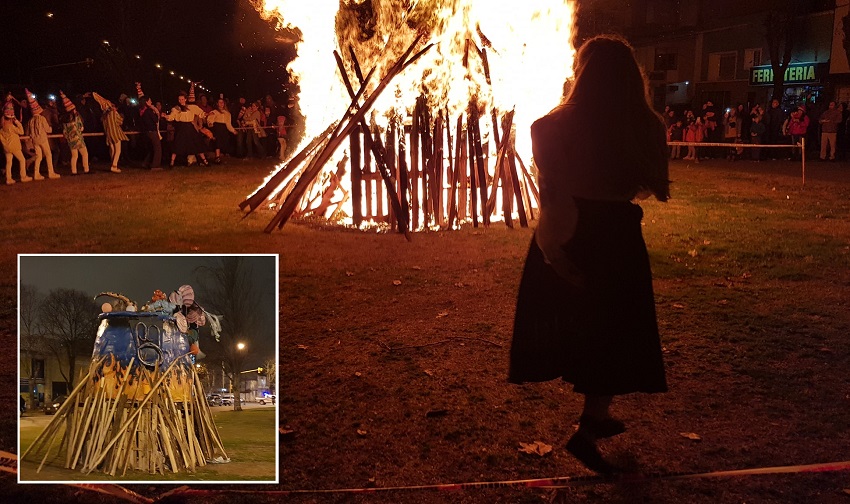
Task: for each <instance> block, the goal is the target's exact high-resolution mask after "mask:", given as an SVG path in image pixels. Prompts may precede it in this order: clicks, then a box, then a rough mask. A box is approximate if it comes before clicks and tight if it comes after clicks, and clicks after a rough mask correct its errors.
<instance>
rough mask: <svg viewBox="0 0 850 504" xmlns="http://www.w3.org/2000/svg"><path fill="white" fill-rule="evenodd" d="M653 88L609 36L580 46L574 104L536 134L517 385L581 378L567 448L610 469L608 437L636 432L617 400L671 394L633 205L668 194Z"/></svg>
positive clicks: (569, 101)
mask: <svg viewBox="0 0 850 504" xmlns="http://www.w3.org/2000/svg"><path fill="white" fill-rule="evenodd" d="M646 90H647V85H646V80H645V78H644V75H643V73H642V72H641V70H640V68H639V67H638V65H637V62H636V61H635V58H634V55H633V53H632V49H631V47H630V46H629V45H628V44H627V43H626V42H625V41H623V40H621V39H619V38H616V37H613V36H599V37H596V38H593V39H591V40H589V41H588V42H586V43H585V44H584V45H583V46H582V47H581V49H579V51H578V54H577V56H576V75H575V81H574V82H573V84H572V86H571V88H570V90H569V92H568V94H567V97H566V98H565V101H564V102H563V103H562V104H561V105H560V106H558V107H557V108H556V109H554V110H553V111H552V112H550V113H549V114H548V115H546V116H545V117H542V118H541V119H539V120H537V121H536V122H535V123H534V124H533V125H532V127H531V137H532V145H533V153H534V161H535V163H536V165H537V167H538V169H539V171H540V203H541V209H540V220H539V224H538V227H537V230H536V233H535V237H534V239H533V240H532V242H531V248H530V250H529V252H528V257H527V258H526V263H525V268H524V271H523V276H522V281H521V282H520V288H519V296H518V298H517V309H516V318H515V321H514V334H513V343H512V346H511V360H510V373H509V381H511V382H513V383H524V382H539V381H547V380H553V379H556V378H562V379H563V380H564V381H566V382H569V383H572V384H573V389H574V391H575V392H577V393H579V394H583V395H584V410H583V411H582V414H581V417H580V419H579V429H578V431H577V432H576V433H575V434H574V435H573V436H572V437H571V438H570V440H569V442H568V443H567V449H568V450H569V451H570V452H571V453H572V454H573V455H575V456H576V457H577V458H578V459H579V460H580V461H581V462H582V463H584V464H585V465H586V466H587V467H589V468H590V469H593V470H595V471H597V472H602V473H610V472H613V471H615V470H617V468H616V467H614V466H613V465H612V464H610V463H609V462H608V461H606V460H605V459H604V458H603V457H602V456H601V454H600V453H599V450H598V449H597V446H596V441H597V439H600V438H606V437H611V436H615V435H617V434H621V433H622V432H625V425H624V424H623V422H621V421H619V420H616V419H614V418H612V417H611V414H610V412H609V407H610V405H611V401H612V399H613V396H615V395H620V394H628V393H632V392H665V391H666V390H667V382H666V378H665V374H664V363H663V361H662V358H661V344H660V341H659V336H658V324H657V321H656V317H655V302H654V297H653V291H652V274H651V271H650V267H649V256H648V255H647V251H646V245H645V243H644V241H643V235H642V231H641V219H642V217H643V211H642V210H641V207H640V206H638V205H636V204H635V203H634V202H633V200H635V199H644V198H646V197H648V196H650V195H654V196H655V197H656V198H657V199H658V200H660V201H666V200H667V198H668V196H669V180H668V170H667V146H666V143H665V129H664V124H663V122H662V119H661V117H660V116H659V115H658V114H656V113H655V112H654V111H653V110H652V108H651V106H650V104H649V102H648V100H647V92H646ZM612 118H617V122H618V127H617V128H611V126H610V125H611V120H612ZM570 423H572V422H569V423H568V424H567V425H570Z"/></svg>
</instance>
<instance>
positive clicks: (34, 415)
mask: <svg viewBox="0 0 850 504" xmlns="http://www.w3.org/2000/svg"><path fill="white" fill-rule="evenodd" d="M274 407H275V406H273V405H271V404H266V405H262V404H260V403H254V402H249V403H242V409H246V410H247V409H257V408H269V409H271V408H274ZM231 409H233V406H210V411H212V412H213V413H216V412H219V411H228V410H231ZM52 419H53V415H45V414H44V413H42V412H41V411H36V412H29V411H28V412H27V413H25V414H24V416H22V417H21V428H22V429H25V428H28V427H41V428H43V427H46V426H47V424H49V423H50V420H52Z"/></svg>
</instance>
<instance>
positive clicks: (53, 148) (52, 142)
mask: <svg viewBox="0 0 850 504" xmlns="http://www.w3.org/2000/svg"><path fill="white" fill-rule="evenodd" d="M41 115H42V116H44V118H45V119H47V124H49V125H50V130H51V131H59V128H60V126H61V125H60V124H59V107H58V106H57V105H56V97H55V96H53V95H48V96H47V106H46V107H45V108H44V112H42V114H41ZM47 144H48V146H49V147H50V151H48V152H47V153H45V156H46V155H47V154H50V156H51V158H52V159H51V161H52V162H53V165H54V166H58V165H59V150H60V144H61V142H60V141H59V139H58V138H48V139H47Z"/></svg>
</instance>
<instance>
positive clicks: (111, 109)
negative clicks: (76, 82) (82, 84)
mask: <svg viewBox="0 0 850 504" xmlns="http://www.w3.org/2000/svg"><path fill="white" fill-rule="evenodd" d="M92 96H93V97H94V99H95V101H97V103H98V104H100V108H102V109H103V115H102V116H101V118H100V120H101V121H102V122H103V134H104V137H106V144H107V145H108V146H109V155H110V156H112V166H111V167H110V168H109V171H111V172H112V173H121V170H119V169H118V158H119V157H121V142H126V141H127V140H129V139H128V138H127V135H125V134H124V130H122V129H121V125H122V124H124V116H122V115H121V114H119V113H118V107H116V106H115V104H113V103H112V102H111V101H109V100H107V99H106V98H104V97H102V96H100V95H99V94H97V93H92Z"/></svg>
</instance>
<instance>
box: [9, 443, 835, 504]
mask: <svg viewBox="0 0 850 504" xmlns="http://www.w3.org/2000/svg"><path fill="white" fill-rule="evenodd" d="M0 470H2V471H4V472H9V473H13V474H17V472H18V457H17V455H15V454H14V453H8V452H2V451H0ZM838 471H850V460H846V461H843V462H825V463H819V464H798V465H787V466H774V467H756V468H751V469H735V470H727V471H708V472H671V473H622V474H616V475H611V476H605V475H592V476H562V477H555V478H535V479H524V480H503V481H472V482H466V483H437V484H433V485H409V486H392V487H371V488H335V489H298V490H235V489H222V490H209V489H199V488H190V487H188V486H181V487H177V488H175V489H173V490H169V491H167V492H165V493H163V494H160V495H159V496H157V497H155V498H149V497H144V496H142V495H139V494H137V493H135V492H133V491H131V490H128V489H126V488H124V487H122V486H120V485H115V484H108V483H106V484H89V483H65V484H66V485H69V486H73V487H77V488H82V489H85V490H90V491H95V492H99V493H103V494H108V495H112V496H114V497H118V498H120V499H123V500H126V501H129V502H133V503H136V504H151V503H154V502H158V501H162V500H165V499H167V498H170V497H174V496H181V497H189V496H195V497H203V496H211V495H240V496H241V495H256V496H264V497H286V496H292V495H316V494H374V493H386V492H411V491H440V492H446V491H459V490H472V489H494V488H545V489H559V488H569V487H576V486H587V485H608V484H638V483H646V482H650V481H672V480H684V479H708V478H735V477H743V476H755V475H764V474H803V473H826V472H838Z"/></svg>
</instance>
